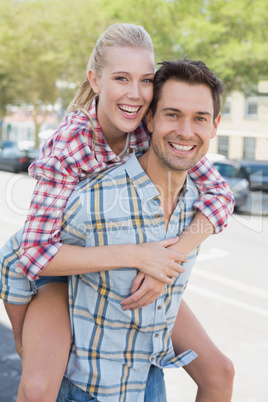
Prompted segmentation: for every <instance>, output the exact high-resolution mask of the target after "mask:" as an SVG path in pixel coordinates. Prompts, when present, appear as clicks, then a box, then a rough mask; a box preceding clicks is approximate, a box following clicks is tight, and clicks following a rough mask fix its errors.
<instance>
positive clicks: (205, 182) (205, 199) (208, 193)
mask: <svg viewBox="0 0 268 402" xmlns="http://www.w3.org/2000/svg"><path fill="white" fill-rule="evenodd" d="M188 174H189V176H190V177H191V179H192V180H193V181H194V183H195V185H196V187H197V188H198V190H199V192H200V196H199V198H198V200H197V201H196V202H195V203H194V205H193V207H194V208H195V209H197V210H198V211H200V212H201V213H202V214H204V215H205V216H206V217H207V218H208V220H209V221H210V222H211V224H212V225H213V227H214V233H219V232H221V231H222V230H223V229H224V228H225V227H226V226H227V224H228V218H229V216H230V215H231V213H232V212H233V210H234V196H233V194H232V192H231V190H230V188H229V186H228V184H227V183H226V181H225V180H224V179H223V178H222V177H221V175H220V173H219V172H218V171H217V169H216V168H215V167H214V166H213V164H212V163H211V162H210V161H209V160H208V159H207V158H206V157H204V158H203V159H201V161H199V162H198V164H197V165H196V166H195V167H194V168H192V169H190V170H189V171H188Z"/></svg>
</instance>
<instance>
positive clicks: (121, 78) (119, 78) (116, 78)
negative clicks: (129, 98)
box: [115, 77, 127, 81]
mask: <svg viewBox="0 0 268 402" xmlns="http://www.w3.org/2000/svg"><path fill="white" fill-rule="evenodd" d="M115 80H116V81H127V79H126V77H115Z"/></svg>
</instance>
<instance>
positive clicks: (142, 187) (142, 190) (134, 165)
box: [124, 149, 159, 202]
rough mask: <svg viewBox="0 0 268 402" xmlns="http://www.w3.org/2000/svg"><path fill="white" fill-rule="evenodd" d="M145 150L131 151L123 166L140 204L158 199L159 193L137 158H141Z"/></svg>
mask: <svg viewBox="0 0 268 402" xmlns="http://www.w3.org/2000/svg"><path fill="white" fill-rule="evenodd" d="M146 151H147V149H139V150H137V151H136V152H135V151H133V152H132V154H131V156H130V158H129V159H128V160H127V162H126V163H125V164H124V168H125V170H126V172H127V174H128V176H129V178H130V179H131V181H132V183H133V184H134V186H135V188H136V190H137V193H138V195H139V197H140V199H141V201H142V202H147V201H149V200H150V199H152V198H155V197H158V196H159V192H158V190H157V189H156V187H155V185H154V184H153V182H152V181H151V180H150V178H149V177H148V176H147V174H146V173H145V171H144V170H143V169H142V167H141V165H140V163H139V161H138V159H137V157H138V156H141V155H142V154H143V153H144V152H146Z"/></svg>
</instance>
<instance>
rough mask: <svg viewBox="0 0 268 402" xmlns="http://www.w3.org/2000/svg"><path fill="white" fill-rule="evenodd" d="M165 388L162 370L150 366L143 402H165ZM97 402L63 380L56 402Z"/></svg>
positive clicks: (69, 382) (66, 380)
mask: <svg viewBox="0 0 268 402" xmlns="http://www.w3.org/2000/svg"><path fill="white" fill-rule="evenodd" d="M166 400H167V399H166V387H165V381H164V373H163V370H161V369H160V368H158V367H156V366H151V368H150V371H149V375H148V378H147V383H146V388H145V397H144V402H166ZM87 401H91V402H98V401H97V399H95V398H93V397H92V396H90V395H89V394H88V393H87V392H85V391H83V390H82V389H81V388H79V387H77V386H76V385H74V384H73V383H71V381H69V380H68V379H67V378H65V377H64V378H63V380H62V383H61V387H60V392H59V395H58V398H57V401H56V402H87Z"/></svg>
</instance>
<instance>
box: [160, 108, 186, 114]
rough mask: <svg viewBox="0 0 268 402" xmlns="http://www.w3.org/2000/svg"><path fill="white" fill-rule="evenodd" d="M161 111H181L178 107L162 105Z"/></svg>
mask: <svg viewBox="0 0 268 402" xmlns="http://www.w3.org/2000/svg"><path fill="white" fill-rule="evenodd" d="M162 111H163V112H167V111H168V112H176V113H182V111H181V110H180V109H176V108H174V107H164V108H163V109H162Z"/></svg>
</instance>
